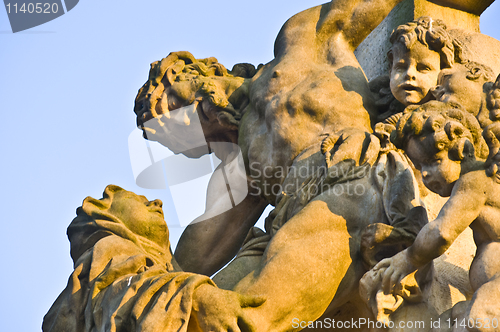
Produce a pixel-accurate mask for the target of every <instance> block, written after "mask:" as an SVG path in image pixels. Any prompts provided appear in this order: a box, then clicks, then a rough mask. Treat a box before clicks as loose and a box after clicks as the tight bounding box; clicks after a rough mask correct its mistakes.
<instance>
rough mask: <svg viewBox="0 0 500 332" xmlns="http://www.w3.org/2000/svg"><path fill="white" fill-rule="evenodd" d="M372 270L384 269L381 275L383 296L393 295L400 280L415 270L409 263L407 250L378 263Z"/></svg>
mask: <svg viewBox="0 0 500 332" xmlns="http://www.w3.org/2000/svg"><path fill="white" fill-rule="evenodd" d="M373 269H374V270H381V269H385V271H384V272H383V275H382V289H383V290H384V293H385V294H391V293H392V294H394V292H395V290H396V289H397V288H398V286H400V284H401V280H403V278H404V277H406V276H407V275H408V274H410V273H412V272H413V271H415V270H416V269H417V268H416V267H415V266H414V265H413V264H412V263H410V260H409V258H408V250H403V251H401V252H399V253H397V254H396V255H394V256H393V257H391V258H386V259H384V260H382V261H380V263H378V264H377V265H375V267H374V268H373Z"/></svg>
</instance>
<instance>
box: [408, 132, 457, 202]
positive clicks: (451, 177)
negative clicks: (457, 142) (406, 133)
mask: <svg viewBox="0 0 500 332" xmlns="http://www.w3.org/2000/svg"><path fill="white" fill-rule="evenodd" d="M429 150H431V149H429V148H428V147H425V146H424V145H423V144H422V142H420V141H418V140H416V139H411V140H410V141H409V143H408V147H407V150H406V152H407V154H408V157H410V159H411V161H412V162H413V164H414V165H415V167H416V168H417V169H418V170H420V172H421V173H422V180H423V182H424V185H425V186H426V187H427V188H429V190H431V191H433V192H435V193H436V194H438V195H440V196H443V197H449V196H450V195H451V192H452V190H453V186H454V185H455V182H456V181H457V180H458V178H459V177H460V174H461V170H462V167H461V164H460V162H459V161H455V160H451V159H450V158H449V155H448V149H444V150H441V151H438V150H437V149H436V148H432V150H434V151H429Z"/></svg>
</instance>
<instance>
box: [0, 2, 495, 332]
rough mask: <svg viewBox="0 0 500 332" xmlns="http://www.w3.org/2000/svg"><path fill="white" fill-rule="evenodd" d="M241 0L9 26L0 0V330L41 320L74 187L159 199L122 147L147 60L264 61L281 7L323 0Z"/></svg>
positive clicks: (89, 10)
mask: <svg viewBox="0 0 500 332" xmlns="http://www.w3.org/2000/svg"><path fill="white" fill-rule="evenodd" d="M244 3H245V5H242V4H241V2H236V1H227V0H224V1H222V0H213V1H210V2H207V1H199V0H193V1H189V2H182V4H181V2H180V1H165V0H164V1H160V0H144V1H127V2H125V1H117V0H108V1H86V0H82V1H80V3H79V4H78V5H77V6H76V7H75V8H74V9H73V10H71V11H70V12H69V13H67V14H65V15H63V16H62V17H60V18H58V19H56V20H54V21H51V22H49V23H46V24H44V25H41V26H38V27H35V28H33V29H30V30H27V31H26V32H21V33H17V34H12V33H11V30H10V26H9V23H8V20H7V14H6V11H5V10H4V9H3V8H2V9H0V100H1V115H2V121H3V126H2V129H1V130H0V156H1V161H2V162H1V163H0V174H1V176H0V198H1V199H0V210H1V217H0V220H1V222H2V230H3V236H2V241H0V249H1V253H2V256H1V257H2V266H3V272H2V273H0V294H1V301H0V321H2V324H1V326H2V327H1V329H2V331H9V332H10V331H23V332H24V331H39V330H40V329H41V327H40V326H41V322H42V317H43V315H44V314H45V313H46V312H47V310H48V309H49V307H50V306H51V304H52V303H53V301H54V300H55V299H56V297H57V295H58V294H59V293H60V292H61V291H62V290H63V288H64V287H65V286H66V282H67V279H68V276H69V274H70V273H71V271H72V261H71V259H70V257H69V242H68V240H67V238H66V228H67V226H68V224H69V223H70V222H71V220H72V219H73V218H74V216H75V209H76V208H77V207H78V206H80V205H81V202H82V200H83V198H85V197H86V196H93V197H96V198H100V197H101V194H102V191H103V189H104V187H105V186H106V185H107V184H110V183H113V184H117V185H120V186H122V187H124V188H126V189H128V190H132V191H135V192H137V193H140V194H143V195H146V196H147V197H148V198H150V199H154V198H161V199H164V200H165V199H168V195H167V194H166V192H165V191H164V190H163V191H162V190H147V189H142V188H139V187H138V186H136V185H135V182H134V177H133V175H132V169H131V166H130V160H129V154H128V146H127V140H128V136H129V134H130V133H131V132H132V130H133V129H134V128H135V115H134V113H133V102H134V98H135V95H136V93H137V90H138V89H139V87H140V86H141V85H142V84H143V83H144V81H145V80H146V79H147V75H148V70H149V64H150V63H151V62H153V61H155V60H159V59H161V58H162V57H165V56H166V55H167V54H168V53H169V52H171V51H180V50H187V51H190V52H192V53H193V54H194V56H195V57H197V58H203V57H209V56H215V57H217V58H218V59H219V61H220V62H221V63H222V64H224V65H225V66H226V67H228V68H231V67H232V66H233V64H235V63H238V62H250V63H253V64H255V65H257V64H259V63H265V62H267V61H269V60H271V59H272V50H273V42H274V38H275V37H276V35H277V33H278V31H279V29H280V27H281V25H282V24H283V23H284V22H285V21H286V19H287V18H289V17H290V16H292V15H293V14H295V13H297V12H299V11H301V10H304V9H306V8H308V7H312V6H314V5H318V4H320V3H321V1H312V0H307V1H290V0H274V1H263V0H254V1H251V2H244ZM499 17H500V3H499V2H497V3H496V4H494V5H493V6H492V7H491V8H490V9H489V10H488V11H487V12H486V13H485V14H484V15H483V18H482V25H481V27H482V31H483V33H485V34H488V35H490V36H493V37H495V38H497V39H500V29H499V25H498V19H499ZM199 190H200V191H204V188H200V189H199ZM186 207H187V208H191V202H186ZM166 212H168V211H166ZM180 231H181V229H180V228H176V229H175V227H174V229H172V233H173V234H172V235H173V237H174V238H175V237H178V235H179V233H180ZM174 242H175V241H174Z"/></svg>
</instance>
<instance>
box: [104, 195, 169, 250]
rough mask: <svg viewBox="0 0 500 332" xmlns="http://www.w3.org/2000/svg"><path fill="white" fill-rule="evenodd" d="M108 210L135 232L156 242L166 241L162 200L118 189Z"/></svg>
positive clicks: (166, 231) (166, 232) (166, 234)
mask: <svg viewBox="0 0 500 332" xmlns="http://www.w3.org/2000/svg"><path fill="white" fill-rule="evenodd" d="M108 212H109V213H111V214H112V215H114V216H116V217H117V218H118V219H120V220H122V221H123V223H124V224H125V225H126V226H127V227H128V228H129V229H130V230H131V231H132V232H134V233H135V234H138V235H141V236H144V237H146V238H148V239H149V240H151V241H154V242H156V243H158V244H160V245H161V244H165V243H167V241H168V228H167V224H166V222H165V220H164V218H163V210H162V201H160V200H159V199H157V200H154V201H148V200H147V198H146V197H144V196H139V195H136V194H134V193H133V192H131V191H126V190H123V191H118V192H116V193H115V194H114V197H113V202H112V204H111V206H110V208H109V209H108Z"/></svg>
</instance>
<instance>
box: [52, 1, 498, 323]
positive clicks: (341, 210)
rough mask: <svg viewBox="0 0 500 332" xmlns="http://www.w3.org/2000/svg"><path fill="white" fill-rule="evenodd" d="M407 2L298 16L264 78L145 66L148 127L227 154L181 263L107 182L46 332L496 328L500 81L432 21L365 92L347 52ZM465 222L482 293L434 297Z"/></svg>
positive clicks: (334, 4) (395, 38) (167, 142)
mask: <svg viewBox="0 0 500 332" xmlns="http://www.w3.org/2000/svg"><path fill="white" fill-rule="evenodd" d="M400 1H401V0H371V1H366V0H350V1H347V0H333V1H331V2H329V3H326V4H323V5H321V6H317V7H313V8H310V9H308V10H305V11H303V12H301V13H298V14H297V15H295V16H293V17H292V18H290V19H289V20H288V21H287V22H286V23H285V25H284V26H283V27H282V29H281V31H280V32H279V34H278V36H277V38H276V42H275V58H274V59H273V60H272V61H271V62H269V63H267V64H265V65H263V66H259V67H258V68H257V69H256V68H255V67H254V66H252V65H250V64H237V65H235V66H234V67H233V69H232V70H227V69H226V68H225V67H224V66H223V65H221V64H220V63H218V62H217V60H216V59H215V58H207V59H196V58H195V57H194V56H193V55H192V54H190V53H188V52H174V53H171V54H170V55H169V56H167V57H166V58H164V59H162V60H161V61H158V62H155V63H153V64H152V65H151V70H150V74H149V79H148V81H147V82H146V83H145V84H144V86H143V87H142V88H141V89H140V90H139V93H138V95H137V98H136V105H135V109H134V111H135V113H136V114H137V124H138V126H139V127H140V128H141V129H143V131H144V137H145V138H146V139H149V140H154V141H158V142H160V143H161V144H163V145H164V146H166V147H168V148H169V149H171V150H172V151H174V152H175V153H183V154H185V155H186V156H188V157H192V158H197V157H200V156H201V155H203V154H206V153H212V152H213V153H215V154H216V155H217V156H218V157H219V159H221V161H222V162H221V164H220V165H219V166H218V168H217V169H216V171H215V172H214V173H213V175H212V178H211V180H210V183H209V187H208V189H207V210H206V212H205V214H204V215H203V216H200V217H199V218H197V219H196V220H195V221H194V222H193V223H191V225H189V226H188V227H187V228H186V229H185V231H184V233H183V235H182V236H181V239H180V241H179V244H178V246H177V249H176V252H175V255H172V253H171V251H170V244H169V240H168V228H167V226H166V223H165V221H164V220H163V211H162V209H161V201H159V200H155V201H148V200H147V199H146V198H144V197H143V196H137V195H135V194H134V193H132V192H128V191H126V190H123V189H122V188H120V187H117V186H113V185H110V186H108V187H107V188H106V189H105V191H104V194H103V198H102V199H99V200H98V199H93V198H90V197H89V198H86V199H85V200H84V202H83V204H82V207H80V208H79V209H78V210H77V217H76V218H75V219H74V220H73V221H72V223H71V225H70V226H69V228H68V237H69V239H70V242H71V257H72V258H73V261H74V267H75V270H74V272H73V274H72V275H71V276H70V279H69V282H68V286H67V288H66V289H65V290H64V291H63V292H62V293H61V295H60V296H59V297H58V299H57V300H56V302H55V303H54V305H53V306H52V308H51V309H50V310H49V312H48V313H47V315H46V316H45V318H44V323H43V330H44V331H45V332H48V331H57V332H59V331H296V330H304V329H305V330H307V329H314V330H322V329H324V330H329V329H331V328H332V327H334V328H337V329H346V330H347V329H351V328H353V329H354V330H360V331H362V330H366V331H368V330H373V331H377V330H394V331H395V330H397V327H398V325H397V324H401V323H403V324H404V323H408V322H409V321H411V320H413V321H415V322H416V321H417V320H423V321H424V326H418V327H417V326H411V327H410V326H409V324H408V326H405V328H406V329H402V330H405V331H428V330H430V329H431V328H434V330H437V331H441V330H443V331H445V330H449V331H451V330H456V331H459V330H464V331H486V330H487V331H498V330H500V327H499V322H498V320H500V279H499V278H500V260H499V259H498V258H497V257H496V255H495V251H496V250H498V249H497V248H499V247H500V244H499V243H500V242H499V241H500V224H499V223H498V221H497V220H498V219H499V218H498V217H500V198H499V197H500V185H499V183H500V173H499V168H498V167H499V163H500V154H499V149H500V141H499V140H500V122H499V121H500V78H498V79H496V82H495V78H496V75H497V74H499V73H498V72H494V69H492V68H490V63H489V61H490V60H489V58H488V57H487V56H485V57H484V61H483V62H479V61H477V59H474V60H475V61H472V60H471V59H468V58H467V57H466V54H467V52H466V50H467V47H468V45H467V43H464V42H463V41H461V40H460V39H459V38H457V37H456V36H455V35H453V34H451V33H449V31H448V29H447V27H446V24H445V22H443V21H441V20H436V19H433V18H432V17H421V18H419V19H416V20H414V21H412V22H408V23H406V24H403V25H400V26H399V27H397V28H396V29H395V30H394V32H393V33H392V35H391V38H390V41H391V45H392V46H391V49H390V51H389V53H388V57H389V62H390V64H391V66H390V70H389V72H388V74H389V76H386V77H379V78H376V79H373V80H371V81H370V82H368V80H367V79H366V76H365V75H364V72H363V70H362V69H361V66H360V65H359V63H358V60H357V59H356V57H355V55H354V50H355V49H356V48H357V47H358V46H359V44H360V43H361V42H362V41H363V40H364V39H365V38H366V37H367V36H368V35H369V33H370V32H371V31H373V30H374V29H375V28H376V27H377V26H378V25H379V23H380V22H381V21H382V20H383V19H384V18H385V17H386V16H387V15H388V14H389V12H390V11H391V10H392V9H393V8H394V7H395V6H396V5H397V4H398V3H399V2H400ZM499 77H500V76H499ZM194 123H197V124H200V126H199V127H197V128H195V126H194V125H193V124H194ZM200 130H201V131H200ZM200 132H201V133H202V135H201V137H202V141H203V143H204V145H200V144H199V137H200ZM234 184H237V185H234ZM440 196H441V197H449V199H448V200H447V202H446V203H445V204H444V206H443V207H442V208H441V205H442V203H440V202H442V198H441V197H440ZM269 204H271V205H273V206H274V207H275V208H274V210H273V211H272V212H271V213H270V215H269V216H267V218H266V222H265V230H260V229H258V228H255V227H253V226H254V224H255V223H256V221H257V220H258V219H259V217H260V216H261V214H262V212H263V211H264V209H265V207H266V206H267V205H269ZM438 212H439V213H438ZM436 215H437V217H436ZM433 219H434V220H433ZM469 226H470V228H471V229H472V232H473V236H474V241H475V244H476V246H477V250H476V257H475V258H474V260H473V262H472V265H471V267H470V270H469V279H470V286H471V287H472V291H471V290H470V289H469V288H468V287H469V286H468V285H465V286H463V287H462V289H458V291H457V292H458V293H460V294H461V295H462V297H463V298H460V299H458V300H457V298H456V297H455V299H451V300H450V299H436V298H435V297H432V296H431V294H432V293H433V292H435V291H436V288H437V287H440V286H443V285H442V283H440V280H441V279H440V278H441V276H442V275H444V274H448V273H451V272H450V271H451V269H452V268H454V266H451V264H450V266H449V267H447V266H444V267H443V264H440V265H439V266H438V265H437V264H436V265H434V266H433V260H434V259H435V258H438V257H439V256H441V255H442V254H443V253H445V252H446V251H447V250H448V249H449V248H450V246H451V245H452V243H453V242H455V241H456V239H457V238H458V237H459V236H460V234H462V233H463V232H464V231H465V229H467V227H469ZM469 242H470V241H469ZM470 244H471V243H470ZM471 245H472V244H471ZM228 263H229V264H228ZM226 264H227V265H226ZM455 267H456V266H455ZM221 268H222V269H221ZM447 268H448V270H447ZM463 272H464V273H466V271H463ZM210 277H211V278H210ZM444 286H446V285H444ZM462 299H463V300H464V301H460V300H462ZM409 308H410V309H409ZM401 313H404V314H401ZM335 322H337V325H335V324H336V323H335ZM338 322H342V326H339V325H338ZM369 322H371V324H369ZM319 323H321V324H319ZM328 324H329V326H328ZM347 324H349V326H347ZM399 327H401V325H399Z"/></svg>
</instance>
